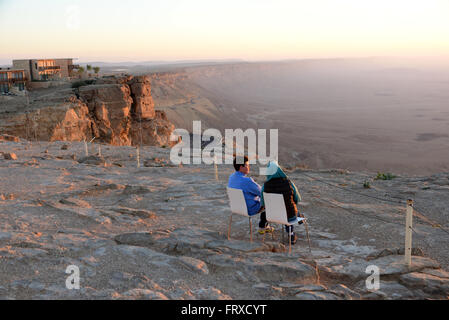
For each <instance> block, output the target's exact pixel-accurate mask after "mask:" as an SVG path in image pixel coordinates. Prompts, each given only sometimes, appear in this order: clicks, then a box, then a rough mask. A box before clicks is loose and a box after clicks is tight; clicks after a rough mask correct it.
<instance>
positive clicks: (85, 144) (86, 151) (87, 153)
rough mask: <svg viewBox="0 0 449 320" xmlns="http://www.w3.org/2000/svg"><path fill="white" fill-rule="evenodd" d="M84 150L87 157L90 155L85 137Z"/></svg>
mask: <svg viewBox="0 0 449 320" xmlns="http://www.w3.org/2000/svg"><path fill="white" fill-rule="evenodd" d="M84 152H85V153H86V157H87V156H88V155H89V150H87V142H86V139H84Z"/></svg>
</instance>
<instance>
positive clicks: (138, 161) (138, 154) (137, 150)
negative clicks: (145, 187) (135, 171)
mask: <svg viewBox="0 0 449 320" xmlns="http://www.w3.org/2000/svg"><path fill="white" fill-rule="evenodd" d="M136 153H137V168H140V152H139V147H137V148H136Z"/></svg>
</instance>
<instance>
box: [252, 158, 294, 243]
mask: <svg viewBox="0 0 449 320" xmlns="http://www.w3.org/2000/svg"><path fill="white" fill-rule="evenodd" d="M267 173H268V175H267V181H265V183H264V185H263V187H262V190H261V194H262V196H261V206H264V199H263V193H264V192H266V193H278V194H282V195H283V196H284V203H285V208H286V210H287V220H288V221H289V222H295V221H297V219H298V218H297V217H298V208H297V206H296V204H297V203H298V202H299V201H301V194H300V193H299V192H298V189H297V188H296V186H295V184H294V183H293V182H291V181H290V179H288V178H287V175H286V174H285V173H284V171H282V169H281V167H280V166H279V164H278V163H277V162H276V161H270V162H269V164H268V167H267ZM300 216H301V214H300ZM298 223H299V224H302V223H303V222H302V221H299V222H298ZM285 229H286V230H287V233H288V234H289V235H290V237H291V243H292V244H295V243H296V235H295V233H294V232H293V226H285Z"/></svg>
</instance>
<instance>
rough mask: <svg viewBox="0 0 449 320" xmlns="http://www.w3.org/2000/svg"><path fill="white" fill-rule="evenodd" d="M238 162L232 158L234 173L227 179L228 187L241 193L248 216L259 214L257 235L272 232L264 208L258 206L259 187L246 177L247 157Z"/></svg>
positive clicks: (247, 171)
mask: <svg viewBox="0 0 449 320" xmlns="http://www.w3.org/2000/svg"><path fill="white" fill-rule="evenodd" d="M239 160H241V161H237V157H236V158H234V169H235V172H234V173H233V174H231V176H230V177H229V182H228V187H229V188H234V189H240V190H242V191H243V196H244V197H245V202H246V207H247V208H248V214H249V215H250V216H252V215H255V214H257V213H259V212H260V221H259V233H260V234H264V233H265V232H273V230H274V228H273V227H271V226H268V224H267V218H266V214H265V208H264V207H262V206H261V205H260V196H261V193H260V191H261V187H260V186H259V185H258V184H257V183H256V182H255V181H254V180H253V179H252V178H250V177H247V176H246V175H247V174H248V173H249V160H248V157H246V156H245V157H242V158H240V159H239ZM242 160H243V161H242ZM238 162H239V163H238ZM242 162H243V163H242Z"/></svg>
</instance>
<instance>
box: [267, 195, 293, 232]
mask: <svg viewBox="0 0 449 320" xmlns="http://www.w3.org/2000/svg"><path fill="white" fill-rule="evenodd" d="M263 201H264V203H265V212H266V214H267V221H269V222H274V223H279V224H288V220H287V209H286V208H285V202H284V196H283V195H282V194H278V193H266V192H264V193H263Z"/></svg>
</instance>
